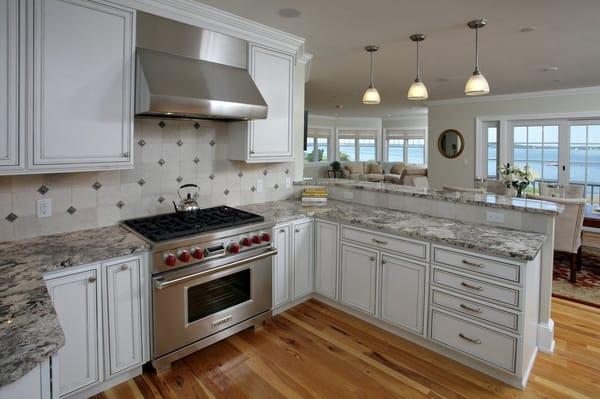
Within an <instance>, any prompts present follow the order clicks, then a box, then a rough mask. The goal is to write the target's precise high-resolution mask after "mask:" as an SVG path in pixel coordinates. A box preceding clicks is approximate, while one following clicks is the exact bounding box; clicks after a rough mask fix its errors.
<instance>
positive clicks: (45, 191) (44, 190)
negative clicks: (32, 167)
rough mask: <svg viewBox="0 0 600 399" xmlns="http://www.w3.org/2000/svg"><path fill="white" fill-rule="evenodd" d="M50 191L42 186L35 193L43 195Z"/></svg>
mask: <svg viewBox="0 0 600 399" xmlns="http://www.w3.org/2000/svg"><path fill="white" fill-rule="evenodd" d="M49 190H50V189H49V188H48V187H46V186H44V185H43V184H42V185H41V186H40V188H38V189H37V192H38V193H40V194H42V195H45V194H46V193H47V192H48V191H49Z"/></svg>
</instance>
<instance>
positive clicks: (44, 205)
mask: <svg viewBox="0 0 600 399" xmlns="http://www.w3.org/2000/svg"><path fill="white" fill-rule="evenodd" d="M50 216H52V198H44V199H39V200H37V217H38V218H47V217H50Z"/></svg>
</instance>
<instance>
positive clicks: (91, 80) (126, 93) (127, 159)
mask: <svg viewBox="0 0 600 399" xmlns="http://www.w3.org/2000/svg"><path fill="white" fill-rule="evenodd" d="M134 17H135V15H134V11H132V10H128V9H124V8H120V7H117V6H115V5H112V4H111V5H109V3H104V2H101V1H86V0H34V1H33V7H32V10H30V12H29V15H28V18H29V29H30V35H31V37H33V43H32V47H33V49H32V51H33V53H32V56H33V68H32V73H33V76H32V77H31V78H30V79H29V85H30V87H29V89H30V90H31V92H32V103H30V104H29V106H30V107H32V108H31V109H30V110H29V111H30V112H29V117H30V118H31V121H30V122H31V127H32V130H33V131H32V135H31V137H32V140H33V154H32V159H31V161H30V163H32V164H31V165H30V167H31V168H35V169H49V168H50V169H72V170H81V169H104V168H110V167H111V166H112V167H114V166H119V165H121V166H124V167H126V166H128V165H131V145H132V142H133V87H132V82H133V73H134V51H135V47H134V31H135V19H134Z"/></svg>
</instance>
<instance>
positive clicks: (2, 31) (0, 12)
mask: <svg viewBox="0 0 600 399" xmlns="http://www.w3.org/2000/svg"><path fill="white" fill-rule="evenodd" d="M18 103H19V0H5V1H2V2H0V167H1V168H2V169H14V167H17V166H19V164H20V161H21V157H20V156H19V155H20V154H19V145H20V143H19V142H20V134H19V107H18Z"/></svg>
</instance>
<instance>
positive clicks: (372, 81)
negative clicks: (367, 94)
mask: <svg viewBox="0 0 600 399" xmlns="http://www.w3.org/2000/svg"><path fill="white" fill-rule="evenodd" d="M369 53H370V54H371V85H370V86H369V87H374V86H373V52H372V51H370V52H369Z"/></svg>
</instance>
